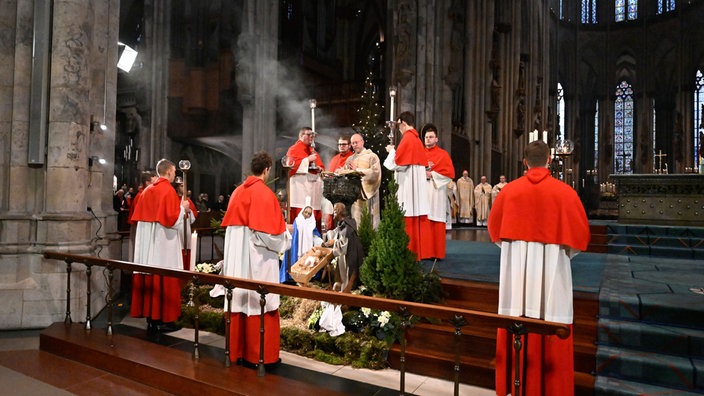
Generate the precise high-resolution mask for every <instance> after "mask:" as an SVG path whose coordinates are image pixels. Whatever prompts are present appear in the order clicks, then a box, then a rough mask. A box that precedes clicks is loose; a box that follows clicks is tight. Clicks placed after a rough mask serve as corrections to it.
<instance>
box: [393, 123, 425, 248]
mask: <svg viewBox="0 0 704 396" xmlns="http://www.w3.org/2000/svg"><path fill="white" fill-rule="evenodd" d="M397 124H398V129H399V131H400V132H401V133H402V134H403V137H402V138H401V142H400V143H399V144H398V149H396V148H395V147H394V145H392V144H390V145H388V146H386V151H387V152H388V153H389V155H388V156H387V157H386V160H384V166H385V167H386V168H387V169H388V170H391V171H394V176H395V178H396V183H398V192H397V193H396V195H397V196H396V199H398V203H399V205H401V207H402V208H403V210H404V220H405V223H406V233H407V234H408V236H409V238H410V241H409V242H408V249H410V250H411V251H412V252H413V253H415V255H416V259H417V260H421V258H422V257H423V255H422V251H421V249H422V247H423V245H422V244H421V235H422V233H423V232H424V231H427V230H428V227H429V223H428V213H429V212H430V203H429V201H428V183H427V181H426V180H425V168H426V167H427V166H428V159H427V158H426V156H425V149H424V148H423V143H422V142H421V140H420V137H419V136H418V131H416V130H415V127H414V125H415V117H414V116H413V114H411V113H410V112H408V111H404V112H403V113H401V114H400V115H399V116H398V121H397Z"/></svg>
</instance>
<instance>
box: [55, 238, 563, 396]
mask: <svg viewBox="0 0 704 396" xmlns="http://www.w3.org/2000/svg"><path fill="white" fill-rule="evenodd" d="M44 257H46V258H47V259H54V260H62V261H64V262H65V263H66V272H67V275H68V276H67V281H66V317H65V322H66V323H71V322H72V318H71V307H70V302H71V286H70V285H71V272H72V265H73V264H74V263H80V264H83V265H85V266H86V274H87V277H88V279H90V275H91V272H92V267H94V266H98V267H105V268H106V269H107V271H108V275H107V276H108V288H109V289H108V300H107V316H108V318H107V319H108V321H107V334H108V335H112V334H113V323H112V320H113V295H114V291H113V289H112V280H113V271H114V270H123V271H133V272H143V273H151V274H156V275H161V276H170V277H173V278H178V279H181V280H184V281H190V282H193V284H201V283H208V284H221V285H223V286H225V288H226V289H227V293H226V298H228V302H229V303H228V307H231V306H232V290H233V289H234V288H242V289H248V290H254V291H256V292H257V293H259V295H260V297H261V298H260V305H261V311H262V312H261V313H262V317H263V315H264V305H265V304H266V295H267V294H270V293H276V294H279V295H287V296H293V297H300V298H306V299H310V300H317V301H326V302H329V303H333V304H344V305H348V306H355V307H368V308H374V309H379V310H384V311H390V312H397V313H399V314H400V316H401V318H402V326H401V327H402V334H401V358H400V362H401V367H400V370H399V371H400V374H401V375H400V391H401V394H402V395H403V394H404V392H405V390H404V388H405V352H406V351H405V348H406V334H405V329H406V328H407V327H408V326H410V323H411V322H410V318H411V316H413V315H415V316H418V317H424V318H437V319H440V320H442V321H445V322H448V323H450V324H452V325H453V326H454V327H455V342H456V343H457V345H458V347H457V348H456V351H457V353H456V355H455V366H454V394H455V395H459V382H460V381H459V379H460V348H459V345H460V344H461V336H462V328H463V327H465V326H469V325H472V326H478V327H488V328H505V329H507V330H508V331H509V332H510V333H512V334H513V335H514V343H513V347H514V349H515V352H516V353H515V358H514V361H513V366H514V369H515V371H516V373H520V372H521V371H520V370H521V368H520V362H521V355H522V354H524V353H525V351H524V348H523V345H524V337H525V336H526V334H528V333H536V334H544V335H557V336H558V337H560V338H563V339H564V338H567V337H568V336H569V334H570V329H569V326H568V325H565V324H561V323H554V322H546V321H542V320H538V319H530V318H521V317H513V316H505V315H499V314H492V313H487V312H480V311H473V310H467V309H460V308H452V307H445V306H441V305H431V304H421V303H415V302H409V301H400V300H391V299H386V298H376V297H369V296H360V295H354V294H347V293H339V292H332V291H326V290H317V289H311V288H306V287H299V286H290V285H285V284H279V283H270V282H261V281H254V280H247V279H241V278H234V277H229V276H222V275H213V274H204V273H200V272H190V271H182V270H175V269H166V268H158V267H151V266H146V265H141V264H135V263H131V262H127V261H120V260H110V259H103V258H98V257H93V256H84V255H75V254H69V253H62V252H53V251H47V252H45V253H44ZM86 285H87V286H86V289H87V290H86V294H87V299H86V301H88V304H87V313H86V322H85V328H86V330H90V329H91V321H92V316H91V309H90V301H91V299H90V294H91V286H90V282H86ZM195 308H196V309H195V316H194V329H195V332H194V343H193V348H194V349H193V354H194V357H195V358H196V359H197V358H199V356H200V354H199V344H198V330H199V329H198V327H199V323H198V320H199V307H198V305H195ZM229 325H230V324H229V315H228V319H227V321H226V332H225V334H229ZM260 331H261V332H262V334H263V331H264V328H263V323H262V328H261V329H260ZM260 341H261V344H260V353H261V354H263V348H264V345H263V343H264V337H260ZM229 349H230V348H229V337H225V366H228V367H229V365H230V357H229ZM259 362H260V364H258V366H257V369H258V375H260V376H264V375H265V372H264V369H265V367H264V364H263V357H261V356H260V360H259ZM509 375H510V374H509ZM517 378H518V376H517ZM514 388H515V391H514V393H513V394H516V395H520V394H521V393H520V389H521V388H522V384H521V383H520V381H516V382H514Z"/></svg>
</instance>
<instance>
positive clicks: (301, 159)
mask: <svg viewBox="0 0 704 396" xmlns="http://www.w3.org/2000/svg"><path fill="white" fill-rule="evenodd" d="M314 139H315V137H314V132H313V130H312V129H311V128H309V127H303V128H301V129H300V131H298V140H297V141H296V143H294V144H293V145H292V146H291V147H289V149H288V152H286V157H287V158H288V159H289V161H291V162H292V163H293V166H292V167H291V170H290V171H289V173H288V176H289V186H290V187H289V205H290V208H289V219H291V222H293V219H295V218H296V216H298V213H299V212H300V211H301V210H302V209H303V208H305V207H306V206H307V205H310V206H311V207H312V208H313V216H314V217H315V222H316V225H317V226H318V227H320V219H321V217H322V213H321V208H322V197H323V181H322V179H321V178H320V172H321V171H323V170H325V167H324V166H323V161H322V160H321V159H320V155H318V153H317V152H316V151H315V143H314ZM306 197H310V198H309V199H310V203H309V204H308V203H306Z"/></svg>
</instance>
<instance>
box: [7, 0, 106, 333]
mask: <svg viewBox="0 0 704 396" xmlns="http://www.w3.org/2000/svg"><path fill="white" fill-rule="evenodd" d="M37 3H38V1H37ZM118 4H119V1H118V0H110V1H109V3H108V2H93V1H90V0H55V1H54V3H53V13H52V15H51V18H50V20H51V22H50V23H51V30H52V42H51V59H50V67H49V71H48V73H47V75H46V80H47V81H48V86H49V89H48V92H49V94H48V117H47V122H48V126H47V133H46V141H45V142H44V141H42V142H39V144H42V145H43V144H46V157H45V158H41V161H39V162H38V163H37V164H36V165H35V164H33V165H31V166H30V165H28V156H27V147H28V142H29V140H28V139H29V134H28V120H29V114H30V113H29V112H30V111H35V110H36V109H32V108H30V106H29V103H30V99H29V98H30V91H31V87H30V83H29V82H30V74H31V64H32V45H33V40H35V39H41V38H39V37H33V35H32V32H33V23H34V21H33V7H34V5H35V4H34V3H33V2H32V1H0V7H1V8H2V9H3V12H2V16H0V21H1V23H0V29H2V30H4V32H2V37H13V40H0V46H3V45H5V43H7V42H9V43H10V47H9V48H6V50H7V51H2V52H0V67H2V70H5V71H7V73H3V76H0V98H5V99H9V100H2V103H9V104H11V105H9V106H2V107H0V108H1V109H2V110H0V126H1V125H3V124H4V125H8V126H9V127H8V128H2V127H0V131H2V132H0V141H2V143H3V144H2V151H1V152H2V154H0V161H2V166H1V167H2V169H3V171H2V172H4V173H3V176H6V177H3V178H2V180H1V181H0V185H1V186H2V187H0V234H1V235H0V237H1V238H0V240H2V243H1V244H0V272H1V273H2V274H4V275H3V276H2V277H0V298H1V299H2V300H3V302H4V303H3V304H2V307H0V317H2V318H3V320H2V321H0V328H3V329H17V328H35V327H42V326H47V325H49V324H51V323H52V322H56V321H61V320H63V318H64V315H65V309H66V300H65V298H64V296H65V294H64V293H65V289H66V266H65V264H64V263H57V262H55V261H46V260H44V259H43V258H42V256H41V254H42V253H43V252H44V251H45V250H65V251H71V252H75V253H79V254H94V253H96V250H94V247H95V246H96V245H100V246H103V245H104V246H107V247H109V246H108V245H109V243H110V242H109V241H108V239H107V238H106V231H107V230H109V228H108V227H109V221H108V220H109V217H108V216H109V215H107V214H105V213H101V210H100V209H99V208H98V209H96V210H95V211H96V212H97V216H95V217H94V216H93V215H92V214H90V213H89V212H88V211H87V210H86V207H87V205H88V204H89V202H97V203H98V205H100V202H101V201H102V200H103V199H104V198H105V200H109V201H110V202H111V199H110V198H108V197H111V195H112V194H111V190H107V191H104V188H105V186H106V185H107V184H106V183H103V182H102V181H98V178H99V174H100V175H110V177H111V176H112V169H111V168H109V165H107V166H108V168H105V169H104V170H103V171H101V172H99V171H95V172H90V171H89V169H88V159H89V157H90V156H91V150H96V153H97V152H99V151H101V150H107V151H108V152H112V150H111V147H112V145H113V144H114V142H113V141H112V140H111V138H110V135H109V134H107V135H104V136H103V138H101V139H102V140H101V141H96V142H95V144H94V145H91V133H90V116H91V114H94V113H98V114H97V116H98V120H99V121H101V122H105V123H106V124H107V125H108V126H110V125H114V113H112V112H111V111H107V112H106V113H105V114H106V118H107V119H103V117H104V116H103V113H102V112H99V109H102V108H103V107H104V106H103V105H104V103H105V101H106V98H107V97H112V96H114V89H113V90H112V91H110V92H107V93H106V91H105V87H106V86H111V84H112V86H114V73H115V72H114V71H112V70H111V68H110V67H109V66H106V65H108V64H111V63H112V62H113V61H114V58H115V55H116V51H117V50H116V48H115V47H111V46H109V45H107V44H106V42H107V43H109V41H110V40H109V39H108V37H109V36H112V35H114V37H117V15H119V6H118ZM108 5H110V6H113V7H114V8H112V9H111V10H110V12H108V11H107V7H108ZM111 13H114V15H115V17H112V18H107V19H108V22H106V21H105V20H104V19H103V18H101V16H105V15H108V14H111ZM110 27H111V28H112V29H111V30H110V32H111V33H108V32H109V31H108V29H109V28H110ZM106 40H107V41H106ZM8 54H9V55H8ZM110 54H112V55H110ZM98 69H105V70H106V71H105V72H103V73H101V72H100V70H98ZM105 73H108V74H105ZM95 102H97V103H95ZM5 131H7V132H5ZM10 131H11V132H10ZM3 133H8V135H1V134H3ZM5 143H9V144H5ZM103 154H104V152H103ZM91 185H92V186H93V189H92V188H91V187H90V186H91ZM91 191H92V192H91ZM93 193H94V199H95V201H91V198H90V197H91V194H93ZM110 209H111V208H110ZM94 223H95V229H93V224H94ZM99 229H102V231H100V235H98V234H96V232H97V230H99ZM113 229H114V226H113ZM101 250H102V249H101ZM109 251H110V250H109V249H106V250H102V252H103V255H102V257H106V256H109V253H108V252H109ZM74 267H75V272H74V275H73V276H72V284H71V289H72V290H73V291H74V293H73V294H72V298H71V310H72V312H73V315H74V318H75V319H76V320H84V319H85V312H86V304H87V301H86V294H85V290H86V281H87V280H86V278H85V272H84V268H83V267H82V266H79V265H76V266H74ZM99 278H100V279H99ZM92 282H93V295H92V301H91V305H92V307H94V308H93V312H94V313H95V312H97V309H98V308H101V307H102V306H103V305H104V292H105V289H106V288H107V286H106V285H105V282H104V281H103V280H102V274H100V273H96V274H95V275H94V278H93V279H92Z"/></svg>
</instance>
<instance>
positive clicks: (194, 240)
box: [188, 231, 198, 271]
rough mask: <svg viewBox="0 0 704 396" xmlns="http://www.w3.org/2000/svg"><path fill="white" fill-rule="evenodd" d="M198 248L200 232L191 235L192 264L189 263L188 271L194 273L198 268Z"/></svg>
mask: <svg viewBox="0 0 704 396" xmlns="http://www.w3.org/2000/svg"><path fill="white" fill-rule="evenodd" d="M197 246H198V231H193V233H192V234H191V246H190V247H189V248H190V249H191V262H190V263H188V264H189V266H188V270H189V271H193V270H195V268H196V252H197V250H196V248H197Z"/></svg>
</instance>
